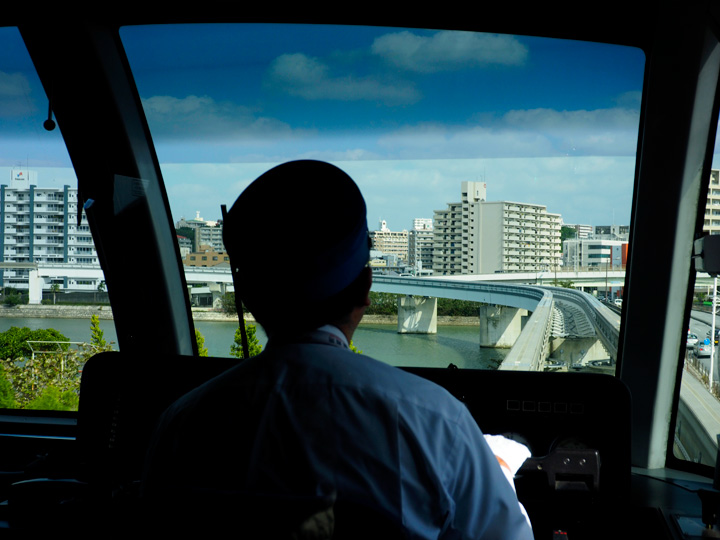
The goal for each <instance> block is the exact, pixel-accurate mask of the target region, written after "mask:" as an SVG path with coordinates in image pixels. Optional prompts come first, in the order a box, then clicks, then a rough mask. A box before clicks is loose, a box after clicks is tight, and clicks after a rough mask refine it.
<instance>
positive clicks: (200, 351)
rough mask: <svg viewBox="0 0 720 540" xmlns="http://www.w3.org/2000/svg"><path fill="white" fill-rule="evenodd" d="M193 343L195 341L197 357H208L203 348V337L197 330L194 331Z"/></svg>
mask: <svg viewBox="0 0 720 540" xmlns="http://www.w3.org/2000/svg"><path fill="white" fill-rule="evenodd" d="M195 341H197V348H198V355H200V356H208V350H207V347H205V336H203V335H202V333H201V332H200V330H198V329H195Z"/></svg>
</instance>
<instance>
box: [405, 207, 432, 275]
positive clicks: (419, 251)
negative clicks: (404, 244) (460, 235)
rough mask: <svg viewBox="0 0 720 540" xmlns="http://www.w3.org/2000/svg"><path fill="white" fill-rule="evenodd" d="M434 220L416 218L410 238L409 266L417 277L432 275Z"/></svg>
mask: <svg viewBox="0 0 720 540" xmlns="http://www.w3.org/2000/svg"><path fill="white" fill-rule="evenodd" d="M432 252H433V222H432V218H415V219H414V220H413V228H412V229H411V230H410V235H409V237H408V257H409V260H408V264H409V265H410V267H411V268H412V269H413V273H414V274H415V275H416V276H429V275H432Z"/></svg>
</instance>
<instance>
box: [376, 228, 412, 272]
mask: <svg viewBox="0 0 720 540" xmlns="http://www.w3.org/2000/svg"><path fill="white" fill-rule="evenodd" d="M370 240H371V242H372V247H371V249H374V250H377V251H381V252H383V253H385V254H387V255H397V257H398V259H400V261H403V262H407V260H408V231H407V230H402V231H399V232H398V231H391V230H390V229H388V226H387V222H386V221H385V220H383V221H381V222H380V230H377V231H370Z"/></svg>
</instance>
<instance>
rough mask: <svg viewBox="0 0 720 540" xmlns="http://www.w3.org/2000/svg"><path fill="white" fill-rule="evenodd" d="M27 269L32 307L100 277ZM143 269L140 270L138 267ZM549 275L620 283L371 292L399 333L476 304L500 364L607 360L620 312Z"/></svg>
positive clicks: (471, 280)
mask: <svg viewBox="0 0 720 540" xmlns="http://www.w3.org/2000/svg"><path fill="white" fill-rule="evenodd" d="M0 266H2V265H0ZM28 270H29V273H30V279H29V284H28V288H29V293H30V303H31V304H33V303H40V301H41V299H42V291H43V290H47V289H49V287H50V285H51V284H52V283H54V282H57V281H63V282H68V281H78V280H80V281H88V280H91V281H92V280H94V281H97V282H98V283H99V282H100V280H102V270H101V268H100V267H99V266H97V265H92V266H91V265H87V266H83V265H68V264H36V263H30V264H29V266H28ZM141 270H142V269H141V268H138V272H141ZM184 272H185V279H186V281H187V283H188V284H189V285H192V289H191V291H192V292H193V294H197V293H199V292H200V291H203V290H205V289H207V290H208V293H209V294H210V296H211V298H213V297H214V295H221V294H224V293H225V292H226V291H228V290H232V276H231V274H230V269H229V268H228V267H210V268H193V267H184ZM551 275H552V276H553V278H555V279H560V280H569V281H572V282H573V283H574V284H575V285H576V286H577V287H582V286H584V285H587V286H594V287H597V286H599V284H602V283H605V284H606V285H608V286H612V285H614V284H615V283H622V282H623V281H624V271H621V270H610V271H608V270H606V271H605V272H598V271H594V272H586V273H581V272H557V273H553V274H550V273H533V274H529V275H523V274H492V275H484V276H451V277H450V276H448V277H443V278H440V277H438V278H431V277H428V278H414V277H399V276H398V277H390V276H381V275H376V276H374V277H373V290H374V291H378V292H388V293H395V294H399V295H402V296H401V297H400V299H399V301H398V304H399V306H398V308H399V309H398V311H399V315H398V329H399V331H401V332H429V331H433V329H432V327H433V324H434V323H433V319H435V320H436V318H437V315H436V313H437V312H436V305H437V298H454V299H458V300H471V301H476V302H482V303H483V304H484V305H483V306H482V307H481V308H480V313H479V323H480V344H481V346H488V347H508V348H509V347H511V350H510V352H509V354H508V355H507V357H506V359H505V361H504V362H503V364H502V367H501V369H505V370H523V371H529V370H542V369H545V368H546V367H548V362H547V361H548V360H551V361H553V362H554V363H557V364H563V365H578V364H580V365H584V364H586V363H587V362H589V361H595V360H609V361H611V362H613V361H614V360H615V354H616V351H617V343H618V334H619V328H620V317H619V316H618V315H617V314H616V313H614V312H613V311H612V310H611V309H610V308H609V307H608V306H607V305H605V304H603V303H601V302H599V301H598V300H597V299H596V298H595V297H593V296H591V295H589V294H586V293H584V292H582V291H580V290H573V289H564V288H559V287H552V286H548V285H546V283H548V282H549V279H550V276H551ZM620 280H622V281H620ZM522 281H524V283H522ZM528 283H529V284H528ZM63 290H65V287H63Z"/></svg>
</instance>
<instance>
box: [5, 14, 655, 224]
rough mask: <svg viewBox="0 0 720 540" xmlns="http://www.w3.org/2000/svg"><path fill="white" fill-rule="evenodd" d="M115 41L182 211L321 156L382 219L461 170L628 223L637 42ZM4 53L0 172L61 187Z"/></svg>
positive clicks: (452, 180)
mask: <svg viewBox="0 0 720 540" xmlns="http://www.w3.org/2000/svg"><path fill="white" fill-rule="evenodd" d="M3 37H4V36H3V34H0V42H2V40H3ZM121 37H122V39H123V44H124V46H125V48H126V51H127V54H128V57H129V60H130V64H131V67H132V69H133V74H134V76H135V79H136V82H137V84H138V88H139V92H140V95H141V98H142V100H143V104H144V107H145V112H146V115H147V118H148V122H149V125H150V129H151V132H152V134H153V137H154V139H155V142H156V148H157V151H158V156H159V159H160V162H161V167H162V171H163V176H164V179H165V182H166V186H167V190H168V195H169V199H170V203H171V207H172V210H173V214H174V219H175V220H177V219H179V218H180V217H182V216H184V217H188V218H189V217H194V216H195V213H196V212H200V215H201V216H202V217H203V218H205V219H217V218H219V207H220V204H223V203H224V204H228V205H230V204H232V202H233V201H234V199H235V197H236V196H237V195H238V194H239V193H240V191H241V190H242V189H243V188H244V187H245V186H246V185H247V184H248V183H249V182H250V181H252V180H253V179H254V178H255V177H257V176H258V175H259V174H261V173H262V172H264V171H265V170H267V169H268V168H270V167H272V166H273V165H275V164H277V163H281V162H283V161H287V160H290V159H300V158H314V159H325V160H328V161H331V162H333V163H335V164H337V165H339V166H340V167H342V168H343V169H345V170H346V171H347V172H348V173H349V174H350V175H351V176H352V177H353V178H355V180H356V181H357V183H358V184H359V185H360V188H361V190H362V191H363V193H364V195H365V198H366V200H367V203H368V222H369V225H370V227H371V228H375V227H376V225H377V222H378V221H379V220H380V219H384V220H386V221H387V222H388V225H389V226H390V228H391V229H397V230H399V229H403V228H409V227H410V226H411V222H412V218H414V217H432V211H433V210H435V209H440V208H444V207H445V204H446V203H448V202H454V201H457V200H459V197H460V182H462V181H463V180H483V181H485V182H486V183H487V185H488V199H489V200H515V201H520V202H530V203H539V204H545V205H546V206H547V207H548V210H549V211H550V212H555V213H560V214H561V215H562V216H563V219H564V220H565V221H566V222H568V223H575V222H580V223H588V224H593V225H596V224H608V223H612V222H614V223H622V224H625V223H628V221H629V216H630V204H631V198H632V183H633V175H634V158H635V147H636V143H637V125H638V119H639V97H640V93H641V90H642V75H643V67H644V57H643V55H642V53H641V52H640V51H636V50H628V49H624V48H621V47H616V46H608V45H597V44H590V43H583V42H566V41H565V42H564V41H548V40H542V39H537V38H528V37H513V36H501V35H492V34H474V33H450V32H432V31H426V30H423V31H419V30H400V29H388V28H371V27H357V28H347V27H344V28H336V27H320V26H309V27H295V26H281V25H240V26H224V25H221V26H212V27H129V28H126V29H123V30H122V32H121ZM10 52H12V51H11V48H10V47H6V48H5V49H3V47H0V143H1V144H2V146H1V147H0V181H2V175H3V174H5V173H4V172H3V167H11V166H18V165H21V166H25V165H28V166H30V168H34V169H38V170H40V168H42V172H41V173H40V180H39V182H40V184H41V185H52V183H53V182H57V183H60V184H62V183H66V179H65V178H63V176H67V175H68V174H69V175H70V177H72V172H71V171H63V170H62V169H61V167H67V166H68V163H69V162H68V161H67V156H66V155H65V156H64V157H63V156H62V152H61V151H59V150H57V148H55V147H56V146H60V145H59V136H58V134H57V132H55V133H54V134H47V133H45V132H43V131H42V128H41V122H42V120H39V119H41V118H42V117H43V115H45V114H46V101H45V100H44V99H43V97H42V94H41V93H40V92H39V88H37V87H34V86H33V85H34V83H33V82H32V80H31V78H30V77H29V75H28V76H27V77H28V79H27V80H23V74H24V72H23V70H22V66H21V65H19V64H17V61H16V60H15V58H16V55H11V54H10ZM5 66H8V67H5ZM20 110H24V111H25V113H26V114H16V112H17V111H20ZM29 111H33V112H32V114H27V113H28V112H29ZM30 117H32V118H34V120H33V121H32V122H28V118H30ZM8 128H10V129H14V132H15V136H14V137H12V138H8V137H7V136H6V135H4V134H3V133H7V131H8ZM18 132H23V133H27V134H28V136H27V139H25V138H22V137H20V138H18V137H17V133H18ZM31 140H32V141H33V143H32V144H33V146H31V145H30V142H29V141H31ZM318 224H319V223H318V221H317V216H308V225H309V226H318Z"/></svg>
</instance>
